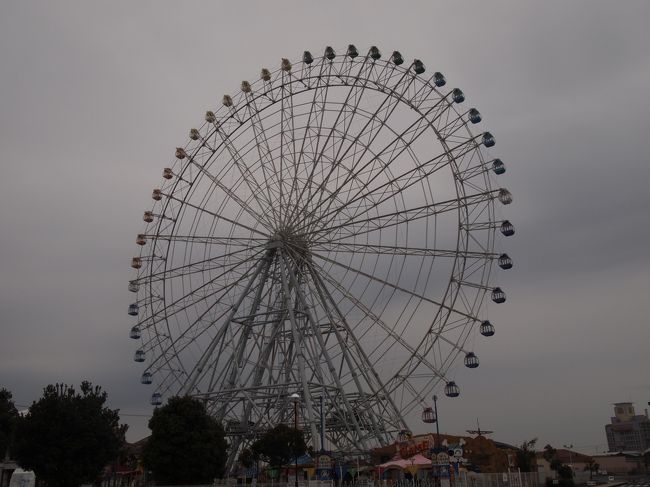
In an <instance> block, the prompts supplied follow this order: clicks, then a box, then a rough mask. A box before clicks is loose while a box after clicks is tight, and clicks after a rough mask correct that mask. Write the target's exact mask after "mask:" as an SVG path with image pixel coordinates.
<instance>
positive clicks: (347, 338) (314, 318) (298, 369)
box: [129, 46, 512, 464]
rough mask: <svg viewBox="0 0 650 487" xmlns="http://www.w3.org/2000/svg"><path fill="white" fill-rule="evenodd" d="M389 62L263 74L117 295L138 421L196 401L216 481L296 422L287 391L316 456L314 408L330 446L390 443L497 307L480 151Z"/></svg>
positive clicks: (490, 167)
mask: <svg viewBox="0 0 650 487" xmlns="http://www.w3.org/2000/svg"><path fill="white" fill-rule="evenodd" d="M400 61H402V58H401V55H400V54H399V53H397V52H396V53H393V55H392V56H391V57H390V59H381V58H380V57H379V52H378V50H376V48H374V47H373V48H372V49H371V51H370V52H369V53H368V55H366V56H363V55H357V53H356V49H354V46H350V48H349V49H348V51H347V52H346V54H339V55H336V54H335V53H334V51H333V50H331V49H329V48H328V50H327V51H326V52H325V54H324V55H323V56H322V57H317V58H312V56H311V55H309V53H305V55H304V57H303V59H302V60H301V61H298V62H294V63H291V62H289V61H287V60H282V63H281V66H280V68H279V69H278V70H277V71H275V72H269V71H267V70H262V74H261V77H260V79H258V80H257V81H255V82H246V81H244V82H242V84H241V89H240V90H239V91H238V93H237V94H235V95H232V96H224V97H223V102H222V105H221V106H220V107H219V108H218V109H217V110H215V111H214V112H213V111H209V112H207V113H206V115H205V123H203V125H202V126H201V127H200V128H198V129H192V130H191V131H190V142H189V143H188V144H187V145H186V146H185V147H183V148H178V149H177V151H176V160H175V163H174V165H173V167H171V168H167V169H165V172H164V174H163V176H164V179H163V184H162V186H161V187H160V189H156V190H154V192H153V195H152V196H153V199H154V200H155V204H154V207H153V209H152V210H151V211H148V212H146V213H145V215H144V220H145V221H146V222H147V225H146V229H145V231H144V233H143V234H141V235H139V236H138V242H137V243H138V244H140V245H141V246H142V247H141V253H140V255H139V257H135V258H134V259H133V261H132V267H134V268H136V269H138V270H137V277H136V278H135V279H133V280H132V281H131V282H130V284H129V289H130V290H131V291H133V292H135V293H136V295H137V299H136V300H135V302H134V303H133V304H132V305H131V306H130V307H129V313H130V314H132V315H134V316H135V317H136V319H137V323H136V324H135V325H134V326H133V328H132V330H131V336H132V337H133V338H136V339H139V340H141V346H140V348H139V350H138V351H137V352H136V361H143V362H146V370H145V372H144V374H143V376H142V382H143V383H145V384H149V383H153V384H154V385H153V387H154V388H155V392H154V394H153V398H152V402H153V403H154V404H158V403H160V401H161V397H165V396H169V395H174V394H189V395H192V396H195V397H198V398H202V399H204V400H205V401H206V404H208V408H209V410H210V411H211V413H212V414H214V415H215V416H216V417H217V418H218V419H219V420H221V421H223V423H224V424H225V426H226V429H227V432H228V434H229V435H230V437H231V443H232V446H233V448H232V452H231V458H230V462H231V464H232V462H233V459H234V458H235V453H236V451H237V450H238V449H239V448H240V447H241V446H242V445H243V444H244V443H245V442H246V441H249V440H250V439H251V438H254V437H255V436H256V435H258V434H259V433H261V432H263V431H265V430H267V429H268V428H270V427H272V426H274V425H276V424H278V423H279V422H287V421H291V420H292V413H293V409H292V407H291V404H290V400H289V398H288V396H289V395H290V394H292V393H295V392H298V393H299V394H300V396H301V404H300V425H301V427H302V428H303V429H304V430H305V431H306V432H307V433H308V435H309V437H310V438H311V439H312V441H313V443H314V446H315V447H318V446H319V441H318V438H319V437H320V432H319V430H320V426H321V411H320V408H321V404H322V405H323V406H324V413H323V418H324V430H325V435H326V437H327V440H328V442H330V444H332V445H333V447H334V448H339V449H343V450H360V449H367V448H370V447H372V446H374V445H377V444H386V443H389V442H392V441H393V438H394V435H395V433H396V432H397V431H399V430H401V429H404V428H406V427H407V425H406V421H405V419H404V418H405V417H406V416H407V415H408V414H409V413H411V412H412V411H414V410H416V409H418V408H421V407H423V405H424V404H425V399H424V398H426V397H427V396H428V395H429V394H430V393H431V392H432V391H433V390H434V388H435V387H436V386H437V385H438V384H441V383H442V384H447V385H449V383H450V379H449V378H448V376H447V374H448V373H449V370H450V367H451V365H452V362H453V361H454V359H455V358H456V357H457V356H458V355H459V354H464V355H465V357H467V356H468V354H469V356H470V357H474V359H476V356H475V354H473V353H472V351H471V350H470V349H469V348H470V347H469V346H468V343H470V342H468V338H469V337H470V336H472V335H473V333H472V332H473V331H474V330H476V328H477V327H479V326H480V325H481V323H482V322H483V324H485V322H484V321H483V318H482V317H481V308H482V305H483V304H484V301H485V300H486V294H487V293H489V292H491V293H492V298H493V299H494V300H495V301H497V302H500V301H501V298H502V297H503V296H502V295H503V292H502V291H501V290H500V289H499V288H493V287H492V286H490V284H489V282H488V280H489V276H490V271H491V268H492V263H493V262H494V261H495V260H499V258H500V257H501V259H500V260H499V263H500V264H503V263H504V262H505V263H506V264H505V266H504V265H502V267H504V268H508V265H510V267H511V263H510V264H508V262H509V258H507V256H505V254H499V253H495V251H494V241H495V235H496V231H495V230H497V229H499V228H500V229H501V230H502V233H504V234H505V235H509V234H511V233H512V231H511V230H512V225H511V224H510V223H509V222H507V221H498V220H497V218H496V217H495V200H500V201H501V202H502V203H505V204H507V203H509V202H510V201H511V196H510V193H509V192H508V191H507V190H504V189H498V188H495V187H493V185H492V183H491V177H492V175H491V174H490V173H493V172H496V173H497V174H500V173H502V172H503V170H504V168H503V164H502V163H501V161H500V160H499V159H491V158H490V157H488V155H487V154H486V149H485V147H486V146H487V147H489V146H491V145H493V144H494V138H493V137H492V135H491V134H490V133H488V132H478V135H475V134H474V133H472V131H471V130H470V125H471V124H472V123H476V122H479V121H480V114H479V113H478V111H476V110H475V109H463V108H461V105H460V103H461V102H462V101H463V100H464V95H463V93H462V92H461V91H460V90H458V89H455V90H452V89H446V88H445V79H444V77H443V76H442V75H441V74H440V73H435V74H434V75H432V76H429V75H424V66H423V64H422V63H421V62H420V61H417V60H416V61H414V62H413V63H411V64H402V63H401V62H400ZM504 256H505V260H504ZM488 325H489V323H488ZM490 326H491V325H490ZM481 331H483V330H481ZM484 334H486V335H489V333H484ZM477 364H478V361H477V359H476V365H477ZM466 365H468V364H467V363H466ZM468 366H470V367H472V366H475V365H468ZM452 384H454V383H453V382H452Z"/></svg>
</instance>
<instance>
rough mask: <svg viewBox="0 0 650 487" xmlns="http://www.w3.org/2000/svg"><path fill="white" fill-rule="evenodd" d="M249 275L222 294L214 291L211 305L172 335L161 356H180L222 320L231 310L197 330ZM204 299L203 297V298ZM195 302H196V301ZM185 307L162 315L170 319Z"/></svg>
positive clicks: (224, 290) (225, 289) (242, 277)
mask: <svg viewBox="0 0 650 487" xmlns="http://www.w3.org/2000/svg"><path fill="white" fill-rule="evenodd" d="M247 277H248V273H246V274H244V275H243V276H241V277H240V278H239V279H238V280H236V281H235V282H233V283H231V285H229V286H227V287H226V288H222V289H221V290H220V291H221V294H220V295H217V293H212V294H211V295H210V296H209V297H211V298H214V300H213V303H212V304H211V305H210V306H209V307H208V308H207V309H206V310H205V311H203V312H202V313H201V314H200V315H199V316H198V317H197V318H196V319H195V320H194V321H193V322H192V323H189V324H188V325H187V326H186V328H185V329H184V330H183V332H182V333H180V334H179V335H178V336H177V337H176V338H175V339H173V340H172V339H171V336H170V343H169V345H168V346H167V347H166V348H165V350H164V351H163V353H162V355H161V356H162V357H167V356H168V354H170V353H174V354H175V355H176V356H178V355H179V354H180V353H181V352H183V351H184V350H185V348H187V347H188V346H189V345H190V344H191V343H192V341H194V340H196V339H198V338H199V337H201V336H202V335H203V334H204V333H206V332H207V331H208V329H209V328H210V326H212V325H213V324H214V323H217V322H219V320H220V319H221V318H223V316H225V314H226V313H227V312H228V311H229V310H226V311H223V312H222V313H221V315H219V316H217V317H215V318H214V319H212V320H211V321H210V322H209V323H208V324H207V325H208V326H205V327H204V328H203V329H202V330H198V331H196V327H197V326H198V325H199V324H200V323H201V322H202V321H203V320H204V318H205V316H206V315H207V314H208V313H209V312H211V311H212V309H214V308H215V307H216V306H217V305H218V304H219V303H220V301H221V299H223V298H224V296H225V295H226V294H227V292H228V291H229V290H230V289H231V288H233V287H234V286H236V285H238V284H239V283H240V282H242V281H243V280H244V279H246V278H247ZM206 299H207V297H206ZM202 300H203V299H202ZM195 303H196V302H195ZM170 306H171V305H170ZM166 309H167V308H166ZM184 309H185V308H183V309H179V310H174V312H173V313H169V312H167V313H164V315H163V316H161V318H163V319H165V320H168V319H169V318H170V317H172V316H173V315H174V314H176V313H178V312H180V311H183V310H184ZM153 318H155V316H152V319H153ZM191 332H195V333H196V334H191ZM184 340H185V343H183V341H184ZM154 363H155V362H152V365H153V364H154Z"/></svg>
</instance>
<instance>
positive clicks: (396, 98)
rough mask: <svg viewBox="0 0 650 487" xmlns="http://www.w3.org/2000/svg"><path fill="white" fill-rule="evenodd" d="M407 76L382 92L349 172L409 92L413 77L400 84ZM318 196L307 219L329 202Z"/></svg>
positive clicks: (326, 180)
mask: <svg viewBox="0 0 650 487" xmlns="http://www.w3.org/2000/svg"><path fill="white" fill-rule="evenodd" d="M407 75H408V70H405V71H404V72H403V73H402V76H401V77H400V78H399V80H398V81H397V83H396V85H395V87H394V88H393V89H391V90H390V91H389V92H387V93H386V92H384V94H385V98H384V100H383V102H382V104H381V105H380V107H379V109H378V110H377V111H375V112H374V113H373V114H372V115H371V116H370V117H369V119H368V121H367V123H366V126H364V128H363V129H362V130H361V133H360V134H359V136H361V135H365V134H364V132H365V129H366V128H367V127H369V128H370V130H369V132H368V134H367V136H368V142H367V143H365V144H363V149H362V151H361V155H360V156H359V157H358V158H357V157H356V155H355V157H354V158H353V161H352V164H351V170H350V172H354V169H355V168H356V167H357V162H358V161H361V160H362V159H363V157H364V156H365V154H366V152H367V151H369V150H370V148H371V147H372V144H373V143H374V141H375V139H376V138H377V137H378V136H379V134H380V133H381V131H382V129H385V128H386V127H387V123H388V120H389V119H390V117H391V116H392V115H393V113H394V112H395V110H396V109H397V107H398V106H399V105H400V101H403V100H402V97H403V95H404V94H405V93H406V92H407V91H408V90H409V88H410V87H411V85H412V84H413V82H414V80H415V78H413V77H409V78H408V81H407V82H406V83H405V84H402V83H403V81H404V78H406V77H407ZM397 87H399V88H397ZM384 102H387V105H386V107H385V109H382V106H383V103H384ZM384 110H385V111H384ZM382 111H384V113H383V114H382V116H381V117H379V115H380V114H381V113H382ZM375 129H376V131H375ZM359 136H358V137H357V139H359ZM355 145H356V140H355V141H353V142H352V143H350V144H349V145H348V147H347V149H346V151H345V152H344V153H343V154H342V156H341V157H340V158H337V162H336V163H335V166H334V167H332V169H331V170H330V172H329V174H328V175H327V177H326V178H325V180H324V181H323V183H322V184H321V186H322V187H325V186H326V185H327V183H328V182H329V179H330V176H331V175H332V174H333V172H334V170H335V169H338V168H339V167H340V161H342V160H343V159H344V158H345V156H346V155H347V153H348V152H349V151H350V150H351V149H352V148H353V147H354V146H355ZM355 159H356V161H355ZM346 184H347V179H346V180H344V182H343V183H339V184H337V189H339V190H340V189H342V188H343V187H345V186H346ZM320 194H321V197H320V198H319V201H318V202H317V204H316V205H315V207H314V208H313V209H312V211H311V212H310V214H309V215H308V217H310V216H311V215H313V214H314V213H315V211H316V210H318V209H319V208H320V207H321V206H322V204H323V203H324V201H325V200H326V199H327V200H331V198H324V195H325V193H324V192H321V193H320ZM332 196H334V195H333V194H332ZM329 204H331V203H329V202H328V205H329Z"/></svg>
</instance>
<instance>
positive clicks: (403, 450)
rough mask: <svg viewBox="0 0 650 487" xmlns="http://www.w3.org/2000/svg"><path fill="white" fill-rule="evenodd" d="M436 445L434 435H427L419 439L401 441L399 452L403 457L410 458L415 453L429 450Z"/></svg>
mask: <svg viewBox="0 0 650 487" xmlns="http://www.w3.org/2000/svg"><path fill="white" fill-rule="evenodd" d="M433 445H434V438H433V435H426V436H425V437H424V438H420V439H418V440H409V441H407V442H404V443H400V444H399V446H398V448H399V454H400V456H401V457H402V458H410V457H412V456H413V455H417V454H418V453H424V452H428V451H429V450H430V449H431V448H433Z"/></svg>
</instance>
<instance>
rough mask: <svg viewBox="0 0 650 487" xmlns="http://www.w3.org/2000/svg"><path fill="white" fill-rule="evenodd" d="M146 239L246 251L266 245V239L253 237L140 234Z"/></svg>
mask: <svg viewBox="0 0 650 487" xmlns="http://www.w3.org/2000/svg"><path fill="white" fill-rule="evenodd" d="M142 235H143V237H145V238H147V239H155V240H163V241H167V242H173V243H190V244H193V245H218V246H225V247H228V246H244V247H247V249H254V248H257V247H260V246H262V245H266V243H267V242H268V238H255V237H217V236H202V235H175V234H157V233H145V234H142Z"/></svg>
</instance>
